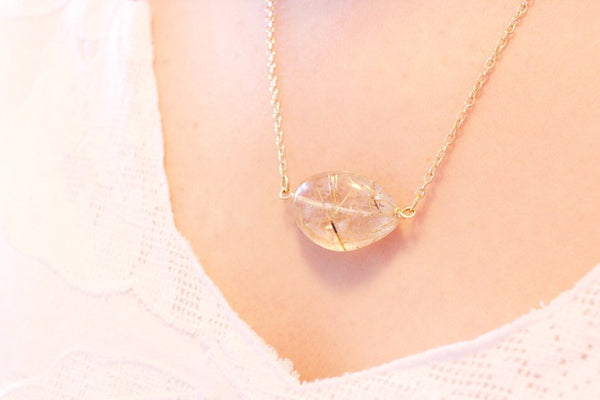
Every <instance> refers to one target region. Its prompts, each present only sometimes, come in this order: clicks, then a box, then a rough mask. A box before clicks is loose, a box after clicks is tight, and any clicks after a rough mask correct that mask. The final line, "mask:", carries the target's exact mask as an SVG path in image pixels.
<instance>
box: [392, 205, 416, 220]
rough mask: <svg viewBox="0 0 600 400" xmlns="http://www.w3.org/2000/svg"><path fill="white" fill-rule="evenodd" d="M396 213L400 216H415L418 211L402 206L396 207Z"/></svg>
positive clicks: (406, 217)
mask: <svg viewBox="0 0 600 400" xmlns="http://www.w3.org/2000/svg"><path fill="white" fill-rule="evenodd" d="M394 213H395V214H396V216H397V217H398V218H405V219H408V218H412V217H414V216H415V214H416V211H415V210H414V208H410V207H406V208H404V209H402V208H400V207H396V208H395V209H394Z"/></svg>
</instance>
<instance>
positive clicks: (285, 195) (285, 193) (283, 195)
mask: <svg viewBox="0 0 600 400" xmlns="http://www.w3.org/2000/svg"><path fill="white" fill-rule="evenodd" d="M293 196H294V195H293V194H292V192H291V191H290V189H289V188H281V190H280V191H279V198H280V199H282V200H287V199H291V198H292V197H293Z"/></svg>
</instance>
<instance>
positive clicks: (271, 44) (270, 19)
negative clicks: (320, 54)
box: [266, 0, 531, 218]
mask: <svg viewBox="0 0 600 400" xmlns="http://www.w3.org/2000/svg"><path fill="white" fill-rule="evenodd" d="M530 3H531V0H524V1H523V2H522V3H520V4H519V6H518V7H517V11H516V12H515V14H514V15H513V17H512V19H511V20H510V23H509V24H508V25H507V26H506V29H505V30H504V33H503V34H502V36H501V37H500V39H499V40H498V43H496V46H495V47H494V50H493V51H492V54H491V55H490V57H489V58H488V59H487V60H486V61H485V63H484V65H483V66H484V68H483V71H482V72H481V73H480V74H479V76H478V77H477V80H476V81H475V84H474V85H473V88H472V89H471V92H470V93H469V95H468V96H467V98H466V99H465V102H464V106H463V108H462V110H461V111H460V112H459V113H458V115H457V116H456V119H455V121H454V123H453V124H452V128H451V129H450V132H448V134H447V135H446V137H445V138H444V145H443V146H442V148H441V149H440V150H439V151H438V152H437V154H436V155H435V160H434V162H433V164H432V165H431V167H429V170H428V171H427V173H426V174H425V176H424V177H423V184H422V185H421V186H419V188H418V189H417V190H416V191H415V198H414V200H413V202H412V204H411V205H410V206H408V207H405V208H402V207H398V208H396V210H395V212H396V215H397V216H398V217H401V218H412V217H413V216H414V215H415V209H416V207H417V204H418V203H419V201H420V200H421V199H422V198H423V197H424V196H425V190H426V189H427V187H428V186H429V185H430V184H431V182H432V181H433V178H434V177H435V173H436V172H437V170H438V168H439V167H440V165H441V164H442V162H443V161H444V158H446V154H448V149H449V148H450V146H451V145H452V144H453V143H454V141H455V140H456V134H457V132H458V130H459V129H460V127H461V126H462V124H463V123H464V121H465V119H466V118H467V116H468V115H469V112H470V111H471V108H473V106H474V105H475V99H476V97H477V94H478V93H479V91H480V90H481V88H482V87H483V85H484V84H485V82H486V81H487V78H488V76H489V74H490V72H492V70H493V69H494V67H495V66H496V61H497V59H498V56H499V55H500V53H502V51H503V50H504V48H505V47H506V45H507V44H508V40H509V38H510V35H512V33H513V32H514V30H515V28H516V27H517V24H518V23H519V21H520V20H521V18H522V17H523V15H524V14H525V13H526V12H527V9H528V8H529V4H530ZM266 5H267V6H266V13H267V14H266V23H267V57H268V59H267V66H268V69H269V75H268V78H269V90H270V92H271V105H272V106H273V124H274V126H273V127H274V130H275V135H276V144H277V149H278V159H279V174H280V176H281V190H280V192H279V197H280V198H282V199H288V198H290V197H291V196H292V194H291V191H290V183H289V179H288V176H287V163H286V160H285V145H284V143H283V129H282V127H281V112H280V103H279V88H278V86H277V64H276V63H275V0H266Z"/></svg>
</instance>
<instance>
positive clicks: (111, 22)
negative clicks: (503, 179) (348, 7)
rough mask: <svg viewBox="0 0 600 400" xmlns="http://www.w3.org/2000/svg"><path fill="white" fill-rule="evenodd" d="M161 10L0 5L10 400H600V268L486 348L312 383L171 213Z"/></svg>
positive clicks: (476, 343)
mask: <svg viewBox="0 0 600 400" xmlns="http://www.w3.org/2000/svg"><path fill="white" fill-rule="evenodd" d="M151 39H152V37H151V32H150V13H149V7H148V5H147V4H146V3H145V2H144V1H133V0H78V1H76V0H71V1H68V0H28V1H24V0H21V1H3V2H0V88H1V90H0V187H2V188H3V190H2V191H1V192H0V315H1V316H2V317H1V318H2V319H1V324H0V360H2V361H1V362H0V397H2V398H3V399H28V400H34V399H138V398H139V399H141V398H143V399H234V398H240V399H541V398H544V399H560V398H565V399H598V398H600V265H598V266H597V267H595V268H594V269H593V270H592V271H591V272H590V273H589V274H588V275H587V276H585V277H584V278H583V279H582V280H581V281H580V282H578V283H577V285H576V286H575V287H574V288H573V289H571V290H569V291H567V292H565V293H563V294H562V295H560V296H559V297H558V298H556V299H555V300H554V301H552V302H551V303H550V304H549V305H546V306H543V307H541V308H540V309H536V310H534V311H531V312H530V313H529V314H527V315H525V316H523V317H521V318H519V319H518V320H516V321H514V322H513V323H510V324H508V325H506V326H503V327H501V328H499V329H496V330H494V331H492V332H490V333H488V334H486V335H483V336H481V337H479V338H477V339H475V340H471V341H467V342H462V343H457V344H454V345H450V346H444V347H440V348H436V349H433V350H430V351H427V352H424V353H422V354H418V355H415V356H411V357H407V358H402V359H398V360H394V361H392V362H388V363H386V364H383V365H380V366H376V367H373V368H369V369H366V370H363V371H360V372H354V373H348V374H345V375H343V376H340V377H335V378H327V379H321V380H317V381H314V382H310V383H306V382H301V381H299V379H298V378H297V374H295V373H294V370H293V366H292V364H291V362H289V361H286V360H282V359H280V358H278V356H277V354H276V352H275V351H274V350H273V349H272V348H270V347H269V346H267V345H266V344H265V343H264V342H263V341H262V339H261V338H260V337H259V336H258V335H257V334H256V333H255V332H254V331H252V330H251V328H250V327H249V326H248V325H247V324H246V323H245V322H243V321H242V320H241V319H240V318H239V317H238V316H237V315H236V314H235V312H234V311H233V310H232V309H231V308H230V307H229V305H228V304H227V302H226V300H225V299H224V297H223V296H222V294H221V292H220V291H219V290H218V289H217V287H216V286H215V285H214V284H213V283H212V282H211V280H210V279H209V278H208V276H207V275H206V274H205V273H204V272H203V270H202V266H201V265H200V264H199V262H198V260H197V259H196V257H195V256H194V254H193V252H192V250H191V248H190V245H189V244H188V242H187V241H186V240H185V238H183V237H182V236H181V234H180V233H179V232H178V231H177V229H176V228H175V226H174V223H173V215H172V211H171V206H170V203H169V193H168V187H167V181H166V177H165V171H164V170H163V144H162V135H161V120H160V115H159V110H158V99H157V86H156V81H155V77H154V75H153V68H152V61H153V53H152V40H151Z"/></svg>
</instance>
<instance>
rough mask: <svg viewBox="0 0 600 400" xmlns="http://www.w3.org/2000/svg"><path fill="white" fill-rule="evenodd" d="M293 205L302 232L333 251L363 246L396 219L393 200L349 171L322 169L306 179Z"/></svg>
mask: <svg viewBox="0 0 600 400" xmlns="http://www.w3.org/2000/svg"><path fill="white" fill-rule="evenodd" d="M294 208H295V211H296V222H297V223H298V226H299V227H300V229H301V230H302V232H304V234H305V235H306V236H308V237H309V238H310V239H311V240H312V241H313V242H315V243H316V244H318V245H320V246H322V247H325V248H326V249H329V250H334V251H349V250H355V249H358V248H361V247H365V246H367V245H369V244H371V243H373V242H375V241H377V240H379V239H382V238H383V237H384V236H386V235H387V234H388V233H390V232H391V231H393V230H394V229H395V228H396V226H397V225H398V222H399V219H398V218H397V217H396V215H395V213H394V209H395V208H396V203H395V202H394V199H392V198H391V196H390V195H388V194H387V193H385V192H384V191H383V189H382V188H381V187H380V186H379V185H377V184H376V183H374V182H373V181H372V180H370V179H367V178H364V177H362V176H360V175H356V174H354V173H352V172H323V173H320V174H318V175H315V176H312V177H311V178H309V179H307V180H306V181H304V182H303V183H302V184H301V185H300V186H299V187H298V189H296V192H295V193H294Z"/></svg>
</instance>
